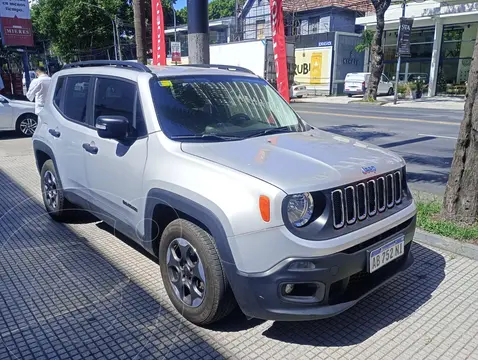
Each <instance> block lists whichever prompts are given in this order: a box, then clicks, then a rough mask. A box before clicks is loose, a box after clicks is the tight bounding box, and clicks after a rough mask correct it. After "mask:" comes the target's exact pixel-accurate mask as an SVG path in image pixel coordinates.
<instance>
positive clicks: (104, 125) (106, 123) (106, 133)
mask: <svg viewBox="0 0 478 360" xmlns="http://www.w3.org/2000/svg"><path fill="white" fill-rule="evenodd" d="M128 126H129V123H128V119H126V118H125V117H124V116H100V117H98V118H97V119H96V131H97V132H98V136H99V137H101V138H103V139H115V140H122V139H124V138H126V136H127V135H128Z"/></svg>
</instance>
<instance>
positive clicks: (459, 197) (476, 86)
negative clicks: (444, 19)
mask: <svg viewBox="0 0 478 360" xmlns="http://www.w3.org/2000/svg"><path fill="white" fill-rule="evenodd" d="M442 215H443V217H444V218H445V219H448V220H451V221H454V222H461V223H466V224H473V223H475V222H476V219H477V216H478V34H477V37H476V41H475V48H474V51H473V60H472V62H471V66H470V73H469V75H468V86H467V95H466V102H465V116H464V118H463V121H462V123H461V127H460V134H459V135H458V141H457V144H456V148H455V156H454V158H453V163H452V166H451V172H450V176H449V178H448V183H447V185H446V191H445V198H444V200H443V212H442Z"/></svg>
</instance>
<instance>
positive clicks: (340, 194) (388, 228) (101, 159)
mask: <svg viewBox="0 0 478 360" xmlns="http://www.w3.org/2000/svg"><path fill="white" fill-rule="evenodd" d="M110 65H111V66H110ZM215 67H216V68H209V67H207V66H204V65H201V66H181V67H179V66H170V67H147V66H144V65H142V64H138V63H130V62H115V61H103V62H98V61H94V62H82V63H76V64H71V65H68V66H66V67H65V68H64V69H63V70H61V71H59V72H58V73H56V74H55V75H54V76H53V77H52V83H51V87H50V91H49V94H48V96H47V99H46V104H45V107H44V109H43V110H42V112H41V113H40V115H39V124H38V127H37V130H36V131H35V134H34V136H33V148H34V153H35V158H36V163H37V167H38V171H39V173H40V176H41V189H42V192H43V202H44V205H45V208H46V210H47V212H48V213H49V214H50V216H51V217H52V218H53V219H55V220H57V221H69V219H71V218H72V217H74V216H75V214H77V212H76V211H77V210H78V208H80V209H81V208H82V209H88V211H93V212H94V214H95V215H96V216H97V217H99V218H100V219H101V220H103V221H104V222H105V223H107V224H109V225H110V226H112V227H114V228H115V229H116V230H117V231H119V232H121V233H123V234H125V235H127V236H129V237H130V238H132V239H134V240H135V241H137V242H138V243H139V244H140V245H141V246H143V247H144V248H145V249H147V251H149V252H150V253H151V254H153V255H155V256H156V257H157V258H158V262H159V266H160V269H161V276H162V279H163V283H164V287H165V289H166V292H167V294H168V296H169V298H170V300H171V302H172V303H173V305H174V306H175V307H176V309H177V310H178V311H179V312H180V313H181V314H182V315H183V316H184V317H185V318H186V319H188V320H189V321H191V322H193V323H195V324H199V325H204V324H209V323H212V322H215V321H217V320H219V319H221V318H223V317H224V316H226V315H227V314H229V313H230V312H231V311H232V310H233V308H234V307H235V306H236V304H238V305H239V307H240V308H241V309H242V311H243V312H244V313H245V314H246V315H247V316H248V317H251V318H260V319H271V320H310V319H320V318H325V317H330V316H334V315H336V314H339V313H341V312H343V311H345V310H346V309H348V308H350V307H351V306H353V305H354V304H356V303H357V302H358V301H359V300H360V299H362V298H363V297H365V296H366V295H367V294H369V293H370V292H372V291H373V290H375V289H377V288H378V287H380V286H381V285H382V284H384V283H385V282H386V281H388V280H390V279H391V278H393V277H394V276H396V275H397V274H399V273H400V272H402V271H404V270H405V269H407V268H408V267H409V266H410V265H411V263H412V262H413V257H412V254H411V252H410V248H411V246H412V241H413V236H414V232H415V222H416V220H415V216H416V206H415V203H414V201H413V199H412V195H411V193H410V191H409V189H408V187H407V182H406V170H405V162H404V160H403V159H402V158H401V157H399V156H398V155H396V154H394V153H392V152H389V151H387V150H385V149H382V148H379V147H377V146H374V145H369V144H364V143H362V142H359V141H356V140H353V139H348V138H345V137H342V136H338V135H335V134H331V133H328V132H324V131H321V130H318V129H317V128H315V127H314V126H311V125H309V124H307V123H306V122H305V121H304V120H303V119H301V118H300V116H299V115H298V114H297V113H295V112H294V110H293V109H292V108H291V107H290V106H289V104H288V103H287V102H286V101H285V100H284V99H283V98H282V97H281V96H280V95H279V94H278V93H277V92H276V91H275V90H274V89H273V88H272V87H271V86H270V85H269V84H268V83H267V82H266V81H265V80H264V79H261V78H260V77H258V76H257V75H254V74H253V73H252V72H250V71H248V70H246V69H238V68H237V67H234V71H230V70H229V69H230V68H229V67H227V66H219V67H218V66H217V65H215ZM78 84H87V85H86V86H78Z"/></svg>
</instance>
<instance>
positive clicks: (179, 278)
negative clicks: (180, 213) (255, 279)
mask: <svg viewBox="0 0 478 360" xmlns="http://www.w3.org/2000/svg"><path fill="white" fill-rule="evenodd" d="M159 264H160V267H161V276H162V279H163V283H164V287H165V289H166V292H167V293H168V296H169V299H170V300H171V302H172V303H173V305H174V307H175V308H176V310H177V311H178V312H179V313H180V314H181V315H182V316H184V318H186V319H187V320H189V321H190V322H192V323H194V324H197V325H207V324H211V323H213V322H216V321H218V320H220V319H222V318H224V317H225V316H227V315H228V314H229V313H230V312H231V311H232V310H233V309H234V308H235V306H236V302H235V299H234V296H233V294H232V290H231V288H230V286H229V283H228V281H227V279H226V276H225V274H224V269H223V268H222V264H221V260H220V258H219V254H218V252H217V248H216V245H215V241H214V239H213V238H212V237H211V235H210V234H209V233H207V232H206V231H205V230H203V229H202V228H200V227H199V226H197V225H195V224H193V223H191V222H189V221H186V220H182V219H178V220H175V221H173V222H172V223H170V224H169V225H168V226H167V227H166V229H165V230H164V233H163V235H162V236H161V241H160V245H159Z"/></svg>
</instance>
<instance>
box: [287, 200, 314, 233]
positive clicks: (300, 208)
mask: <svg viewBox="0 0 478 360" xmlns="http://www.w3.org/2000/svg"><path fill="white" fill-rule="evenodd" d="M313 213H314V200H313V199H312V195H310V193H303V194H297V195H292V196H291V197H290V199H289V202H288V204H287V216H288V218H289V221H290V223H291V224H292V225H294V226H295V227H301V226H304V225H305V224H307V223H308V222H309V220H310V219H311V218H312V214H313Z"/></svg>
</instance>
